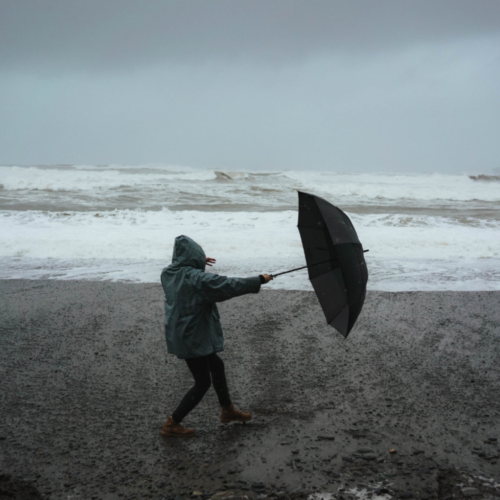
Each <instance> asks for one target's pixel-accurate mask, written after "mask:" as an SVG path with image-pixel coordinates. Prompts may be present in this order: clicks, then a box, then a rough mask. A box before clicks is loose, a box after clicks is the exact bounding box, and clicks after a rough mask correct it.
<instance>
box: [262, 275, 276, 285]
mask: <svg viewBox="0 0 500 500" xmlns="http://www.w3.org/2000/svg"><path fill="white" fill-rule="evenodd" d="M262 276H264V279H265V280H266V283H269V282H270V281H271V280H272V279H273V277H272V276H269V274H263V275H262Z"/></svg>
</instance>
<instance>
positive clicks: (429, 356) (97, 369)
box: [0, 280, 500, 500]
mask: <svg viewBox="0 0 500 500" xmlns="http://www.w3.org/2000/svg"><path fill="white" fill-rule="evenodd" d="M0 294H1V297H2V299H1V302H2V307H1V309H0V315H1V316H0V330H1V334H0V380H1V381H2V382H1V385H0V414H1V419H0V472H2V473H3V474H8V475H10V476H12V477H14V478H18V479H22V480H25V481H27V482H29V483H31V484H33V485H34V486H35V487H36V488H37V489H38V490H39V491H40V493H41V495H42V497H44V498H53V499H63V498H64V499H67V498H71V499H82V500H84V499H85V500H88V499H93V498H95V499H101V498H102V499H118V498H120V499H121V498H130V499H132V498H154V499H160V498H167V499H168V498H172V499H173V498H174V497H175V496H181V497H184V498H187V497H189V496H190V495H191V494H192V493H193V492H195V491H196V492H200V494H199V495H197V496H198V497H200V498H203V499H206V498H211V497H213V496H216V498H229V497H239V496H245V495H246V496H247V497H248V498H252V497H258V496H261V497H262V496H274V495H276V496H278V497H282V498H287V497H290V498H295V497H304V496H306V495H309V494H312V493H315V492H316V493H321V494H326V493H332V494H335V495H336V498H344V499H348V498H353V497H359V498H370V497H377V498H378V497H384V498H421V499H422V500H426V499H429V498H432V499H434V498H439V499H442V500H446V499H447V498H462V497H477V498H481V497H485V498H493V497H499V496H500V484H499V481H500V464H499V462H498V456H499V444H498V441H497V439H498V438H500V432H499V429H500V424H499V416H500V307H499V299H500V292H405V293H389V292H369V293H368V296H367V300H366V303H365V307H364V309H363V312H362V314H361V316H360V318H359V321H358V323H357V325H356V327H355V329H354V330H353V331H352V332H351V334H350V336H349V337H348V338H347V340H344V339H343V338H342V337H341V336H340V335H339V334H338V333H336V332H335V331H334V330H333V329H332V328H330V327H328V326H327V325H326V324H325V320H324V317H323V314H322V312H321V310H320V307H319V305H318V302H317V300H316V297H315V295H314V294H313V293H312V292H306V291H279V290H274V291H265V290H263V291H262V292H261V293H259V294H258V295H252V296H245V297H241V298H238V299H233V300H231V301H229V302H227V303H223V304H221V306H220V312H221V317H222V323H223V326H224V328H225V337H226V345H225V350H224V352H223V353H222V357H223V359H224V361H225V363H226V371H227V376H228V382H229V388H230V392H231V395H232V399H233V401H234V402H235V404H236V405H237V406H238V407H240V408H242V409H244V410H247V411H250V412H252V414H253V417H254V418H253V420H252V422H250V423H249V424H246V425H242V424H232V425H229V426H223V425H222V424H220V423H219V421H218V417H219V413H220V409H219V407H218V405H217V400H216V397H215V393H214V392H213V390H211V391H210V392H209V394H208V395H207V396H206V398H205V399H204V400H203V402H202V403H201V404H200V406H199V407H198V408H197V409H195V410H194V411H193V412H192V414H190V415H189V416H188V417H187V419H186V420H185V424H186V425H188V426H190V427H193V428H195V429H196V431H197V436H196V437H195V438H192V439H185V440H180V439H168V438H167V439H166V438H161V437H160V434H159V430H160V426H161V424H162V422H163V421H164V420H165V418H166V416H167V415H168V414H169V413H170V412H171V411H172V410H173V409H174V408H175V405H176V404H177V402H178V401H179V400H180V398H181V396H182V395H183V394H184V392H185V391H186V390H187V389H188V387H190V385H191V382H192V380H191V377H190V375H189V372H188V370H187V367H186V366H185V363H184V362H183V361H180V360H177V359H175V358H174V357H173V356H171V355H168V354H167V351H166V345H165V341H164V333H163V293H162V290H161V287H160V285H159V284H158V285H156V284H140V285H138V284H124V283H110V282H84V281H47V280H46V281H43V280H41V281H29V280H8V281H0ZM390 450H395V453H390ZM0 482H1V481H0ZM2 498H3V497H2ZM19 498H21V497H19Z"/></svg>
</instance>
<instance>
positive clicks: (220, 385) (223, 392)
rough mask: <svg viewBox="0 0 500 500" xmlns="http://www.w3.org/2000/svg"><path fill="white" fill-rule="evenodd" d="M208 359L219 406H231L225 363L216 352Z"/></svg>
mask: <svg viewBox="0 0 500 500" xmlns="http://www.w3.org/2000/svg"><path fill="white" fill-rule="evenodd" d="M207 359H208V366H209V368H210V373H211V374H212V382H213V384H214V389H215V392H216V393H217V397H218V398H219V404H220V405H221V406H229V405H230V404H231V398H230V397H229V390H228V388H227V381H226V371H225V369H224V361H222V359H220V358H219V356H217V354H216V353H215V352H214V353H213V354H210V355H209V356H207Z"/></svg>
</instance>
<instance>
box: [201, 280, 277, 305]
mask: <svg viewBox="0 0 500 500" xmlns="http://www.w3.org/2000/svg"><path fill="white" fill-rule="evenodd" d="M262 277H263V278H264V280H265V281H264V282H265V283H267V282H268V281H269V279H268V278H270V277H269V276H268V275H262ZM199 279H200V282H199V288H198V290H199V293H200V294H201V296H202V298H203V299H204V300H205V301H206V302H223V301H224V300H228V299H232V298H233V297H239V296H240V295H245V294H247V293H258V292H259V291H260V286H261V278H260V276H255V277H253V278H228V277H227V276H220V275H218V274H208V273H200V275H199ZM266 280H267V281H266Z"/></svg>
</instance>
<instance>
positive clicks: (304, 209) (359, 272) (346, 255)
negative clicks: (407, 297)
mask: <svg viewBox="0 0 500 500" xmlns="http://www.w3.org/2000/svg"><path fill="white" fill-rule="evenodd" d="M298 228H299V232H300V238H301V239H302V244H303V246H304V253H305V256H306V261H307V269H308V272H309V279H310V280H311V283H312V286H313V288H314V291H315V292H316V295H317V296H318V299H319V302H320V304H321V307H322V309H323V312H324V313H325V316H326V320H327V322H328V324H329V325H331V326H333V327H334V328H335V329H336V330H338V331H339V332H340V333H341V334H342V335H343V336H344V337H347V335H348V334H349V332H350V331H351V329H352V327H353V326H354V323H356V320H357V319H358V316H359V313H360V312H361V308H362V307H363V303H364V301H365V296H366V283H367V281H368V269H367V267H366V262H365V258H364V255H363V247H362V245H361V243H360V241H359V239H358V235H357V234H356V231H355V229H354V226H353V225H352V222H351V220H350V219H349V217H347V215H346V214H345V213H344V212H342V210H340V208H338V207H335V206H334V205H332V204H331V203H328V202H327V201H326V200H324V199H323V198H320V197H319V196H314V195H311V194H307V193H302V192H300V191H299V223H298Z"/></svg>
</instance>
